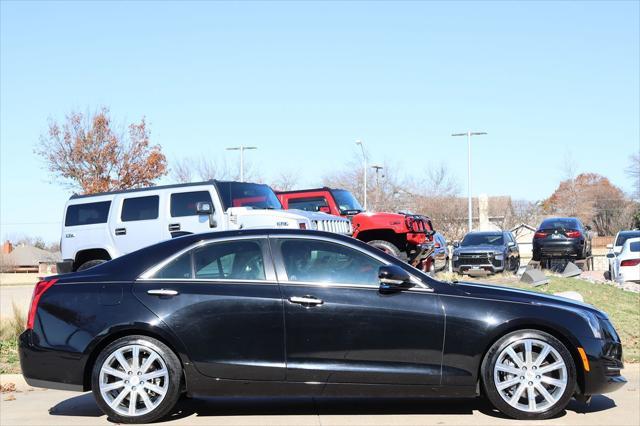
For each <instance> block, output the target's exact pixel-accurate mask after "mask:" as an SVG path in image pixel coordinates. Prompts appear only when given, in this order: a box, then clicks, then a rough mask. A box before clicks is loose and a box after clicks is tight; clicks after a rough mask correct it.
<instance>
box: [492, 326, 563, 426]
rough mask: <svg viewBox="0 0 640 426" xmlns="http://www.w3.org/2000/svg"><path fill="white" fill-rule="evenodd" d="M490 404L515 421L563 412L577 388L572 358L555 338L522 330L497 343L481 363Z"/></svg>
mask: <svg viewBox="0 0 640 426" xmlns="http://www.w3.org/2000/svg"><path fill="white" fill-rule="evenodd" d="M482 383H483V386H484V389H485V393H486V395H487V397H488V398H489V400H490V401H491V403H492V404H493V405H494V406H495V407H496V408H497V409H498V410H500V411H501V412H503V413H504V414H506V415H508V416H510V417H513V418H515V419H522V420H542V419H547V418H549V417H553V416H555V415H556V414H558V413H559V412H560V411H562V410H563V409H565V407H566V406H567V404H568V403H569V400H570V399H571V397H572V395H573V393H574V390H575V385H576V370H575V365H574V363H573V358H572V357H571V354H570V353H569V351H568V350H567V348H566V347H565V346H564V345H563V344H562V342H560V341H559V340H558V339H556V338H555V337H553V336H552V335H550V334H548V333H544V332H541V331H537V330H521V331H517V332H514V333H510V334H508V335H506V336H504V337H503V338H501V339H500V340H498V341H497V342H496V343H495V344H494V345H493V346H492V347H491V349H489V351H488V352H487V355H486V356H485V359H484V361H483V363H482Z"/></svg>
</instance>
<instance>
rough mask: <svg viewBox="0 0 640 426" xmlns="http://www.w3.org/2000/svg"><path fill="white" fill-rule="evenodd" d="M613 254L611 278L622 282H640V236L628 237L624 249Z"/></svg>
mask: <svg viewBox="0 0 640 426" xmlns="http://www.w3.org/2000/svg"><path fill="white" fill-rule="evenodd" d="M611 256H613V267H612V269H611V272H612V273H611V279H612V280H614V281H618V282H620V283H622V282H625V281H632V282H637V283H640V237H635V238H627V239H626V240H625V242H624V244H623V245H622V250H621V251H620V253H618V254H617V255H615V254H613V253H609V254H608V255H607V257H609V258H611Z"/></svg>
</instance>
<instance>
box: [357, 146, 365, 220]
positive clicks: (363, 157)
mask: <svg viewBox="0 0 640 426" xmlns="http://www.w3.org/2000/svg"><path fill="white" fill-rule="evenodd" d="M356 145H360V148H361V149H362V169H363V170H364V194H363V198H364V200H363V201H364V209H365V210H367V155H366V154H365V153H364V143H363V142H362V141H361V140H359V139H358V140H357V141H356Z"/></svg>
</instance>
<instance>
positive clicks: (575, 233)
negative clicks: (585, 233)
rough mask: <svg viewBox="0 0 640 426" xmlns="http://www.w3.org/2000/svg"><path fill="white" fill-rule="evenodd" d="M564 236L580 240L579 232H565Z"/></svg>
mask: <svg viewBox="0 0 640 426" xmlns="http://www.w3.org/2000/svg"><path fill="white" fill-rule="evenodd" d="M564 234H565V235H566V236H567V237H569V238H580V237H581V236H582V234H581V233H580V231H566V232H565V233H564Z"/></svg>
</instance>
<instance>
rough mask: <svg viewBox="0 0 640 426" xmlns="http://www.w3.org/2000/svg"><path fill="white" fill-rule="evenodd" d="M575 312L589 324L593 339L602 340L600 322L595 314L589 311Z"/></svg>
mask: <svg viewBox="0 0 640 426" xmlns="http://www.w3.org/2000/svg"><path fill="white" fill-rule="evenodd" d="M576 312H577V313H578V314H579V315H580V316H581V317H582V318H584V319H585V320H587V324H589V328H591V331H592V332H593V337H595V338H596V339H601V338H602V327H601V326H600V321H599V320H598V317H597V316H596V314H594V313H592V312H589V311H582V310H576Z"/></svg>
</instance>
